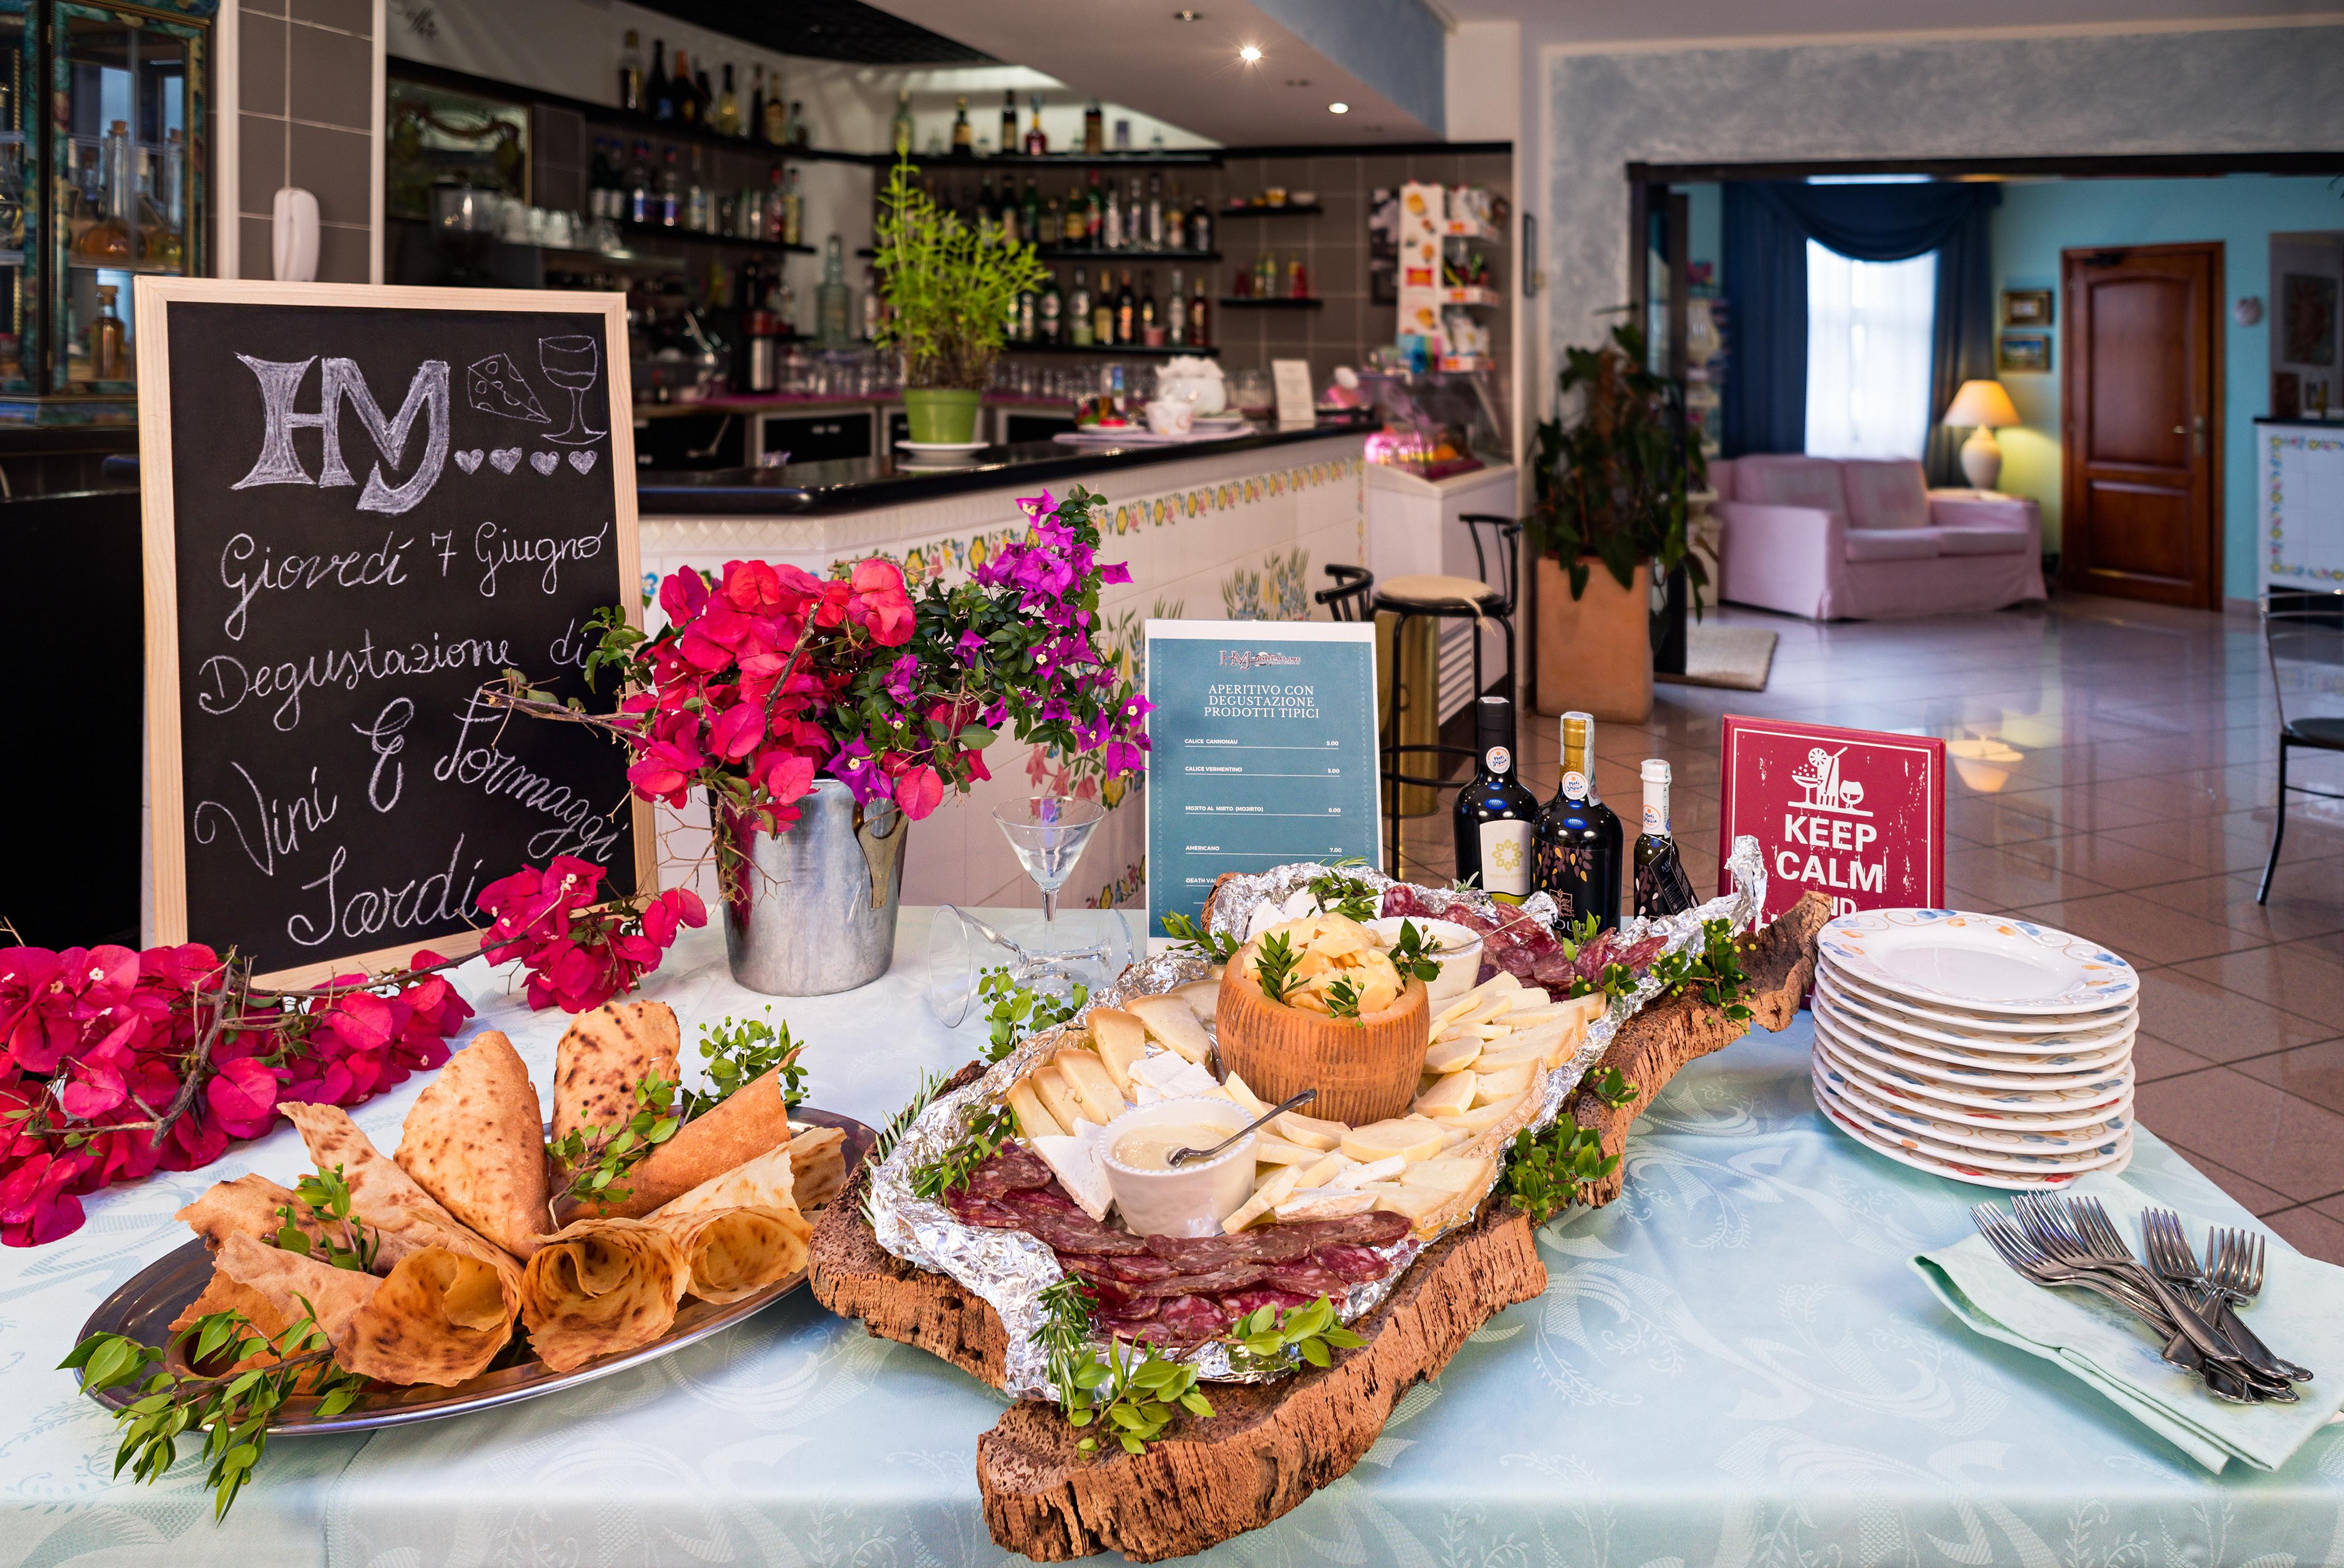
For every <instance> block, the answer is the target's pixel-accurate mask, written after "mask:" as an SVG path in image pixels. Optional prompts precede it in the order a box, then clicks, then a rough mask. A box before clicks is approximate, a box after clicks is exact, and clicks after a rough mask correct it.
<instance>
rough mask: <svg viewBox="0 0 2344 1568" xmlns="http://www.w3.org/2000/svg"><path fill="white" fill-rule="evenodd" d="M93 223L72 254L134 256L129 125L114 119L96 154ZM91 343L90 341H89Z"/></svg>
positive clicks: (108, 258)
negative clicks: (131, 235)
mask: <svg viewBox="0 0 2344 1568" xmlns="http://www.w3.org/2000/svg"><path fill="white" fill-rule="evenodd" d="M97 174H98V186H97V192H96V202H95V203H93V205H94V206H95V207H96V209H97V221H96V222H95V223H92V224H91V225H90V226H89V227H88V228H85V229H83V230H82V231H81V233H80V235H79V236H78V237H77V238H76V239H75V240H74V243H73V251H74V254H75V255H76V256H78V257H80V258H82V259H83V260H85V261H116V262H119V261H129V260H133V259H135V258H136V256H137V249H136V247H135V246H134V245H133V244H132V243H131V238H130V198H131V175H130V123H129V122H128V121H127V120H116V121H115V122H114V126H113V128H112V129H111V130H108V131H107V132H106V140H105V142H104V144H103V145H102V146H101V147H100V149H99V152H98V167H97ZM93 340H94V339H93Z"/></svg>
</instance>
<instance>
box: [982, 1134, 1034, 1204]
mask: <svg viewBox="0 0 2344 1568" xmlns="http://www.w3.org/2000/svg"><path fill="white" fill-rule="evenodd" d="M1050 1182H1051V1176H1050V1168H1049V1167H1048V1166H1047V1165H1046V1164H1045V1163H1043V1160H1042V1157H1041V1156H1040V1155H1038V1154H1036V1153H1035V1152H1034V1151H1033V1150H1032V1149H1029V1148H1026V1147H1025V1145H1023V1144H1017V1143H1012V1144H1006V1145H1005V1146H1003V1147H1002V1148H1001V1149H999V1150H998V1151H997V1152H996V1153H995V1154H994V1155H993V1156H992V1158H988V1159H987V1160H985V1163H984V1164H982V1165H980V1166H978V1167H977V1168H975V1170H973V1171H971V1172H969V1176H968V1189H969V1190H970V1191H971V1192H974V1193H975V1194H976V1195H977V1196H978V1197H979V1198H999V1197H1001V1196H1002V1195H1003V1194H1005V1193H1009V1192H1015V1191H1020V1190H1023V1189H1029V1188H1036V1187H1047V1186H1049V1185H1050Z"/></svg>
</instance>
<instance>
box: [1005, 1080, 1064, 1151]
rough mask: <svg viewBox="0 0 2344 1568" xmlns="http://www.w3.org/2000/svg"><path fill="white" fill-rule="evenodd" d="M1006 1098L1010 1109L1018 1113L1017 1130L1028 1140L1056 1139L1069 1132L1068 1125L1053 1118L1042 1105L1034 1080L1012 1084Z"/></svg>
mask: <svg viewBox="0 0 2344 1568" xmlns="http://www.w3.org/2000/svg"><path fill="white" fill-rule="evenodd" d="M1005 1098H1007V1099H1008V1101H1009V1108H1010V1109H1011V1110H1013V1111H1015V1112H1016V1113H1017V1130H1018V1131H1019V1132H1022V1133H1024V1134H1025V1136H1026V1137H1027V1138H1056V1137H1060V1136H1062V1135H1064V1134H1065V1133H1066V1131H1067V1130H1068V1128H1067V1127H1066V1123H1064V1122H1062V1121H1060V1120H1059V1119H1058V1118H1056V1117H1055V1116H1052V1115H1051V1114H1050V1112H1049V1109H1048V1108H1046V1107H1045V1106H1044V1105H1043V1104H1042V1097H1041V1096H1040V1095H1037V1094H1036V1093H1035V1092H1034V1084H1033V1080H1032V1079H1030V1078H1020V1079H1018V1080H1017V1081H1016V1082H1015V1083H1014V1084H1011V1085H1010V1086H1009V1093H1008V1095H1007V1096H1006V1097H1005Z"/></svg>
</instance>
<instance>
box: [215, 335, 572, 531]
mask: <svg viewBox="0 0 2344 1568" xmlns="http://www.w3.org/2000/svg"><path fill="white" fill-rule="evenodd" d="M237 359H241V360H242V361H244V365H245V368H246V369H248V370H250V371H251V372H252V373H253V375H254V376H256V377H258V379H259V381H260V400H261V414H262V420H263V423H262V426H261V439H260V456H259V457H258V459H257V460H255V461H254V463H253V465H252V471H251V472H250V473H248V474H246V475H245V476H244V477H243V478H242V479H240V480H238V481H236V483H234V484H233V485H230V486H229V487H228V488H229V489H230V490H249V489H251V488H252V487H253V486H255V485H264V484H307V485H316V486H318V488H319V489H321V490H326V489H331V488H333V487H335V486H338V485H349V484H356V483H358V481H357V480H355V479H353V478H352V477H351V476H350V470H349V465H348V464H346V463H344V462H343V461H342V404H343V403H344V402H348V403H349V405H350V410H351V411H352V412H353V413H355V414H357V415H358V417H359V424H361V425H363V426H364V427H365V428H366V433H367V435H368V437H369V439H370V440H372V441H373V442H374V444H375V447H376V449H377V450H379V451H380V452H381V453H382V455H383V457H384V458H385V459H386V460H388V461H389V462H390V463H391V465H392V466H393V467H396V466H398V464H399V461H400V460H401V459H402V458H403V457H404V456H405V454H406V451H407V439H408V437H409V436H410V435H412V434H413V433H414V431H415V421H416V420H419V419H420V420H424V421H425V428H424V440H423V456H422V457H421V459H420V460H418V461H417V463H416V465H415V472H414V474H413V475H412V476H410V477H409V479H408V481H407V482H406V483H404V484H401V485H397V486H392V485H387V484H385V483H384V482H383V479H382V465H381V464H380V463H378V464H376V465H375V467H374V471H373V472H371V473H369V475H367V482H366V489H365V490H364V491H362V492H361V493H360V494H359V505H358V509H359V511H380V512H389V513H390V514H392V515H394V516H396V515H397V514H398V513H399V512H402V511H409V510H410V509H411V508H413V507H414V506H415V505H416V503H417V502H419V501H421V500H422V499H423V498H424V497H425V496H427V495H429V494H430V493H431V487H432V486H433V485H435V484H437V483H439V482H440V470H442V469H444V468H446V467H447V466H448V361H447V360H445V359H426V360H424V361H423V363H422V364H420V365H419V366H417V367H416V370H415V378H414V379H413V380H411V381H409V383H408V386H407V399H406V400H405V401H404V402H402V403H400V404H399V413H398V414H397V416H396V417H394V418H390V419H385V418H384V417H383V412H382V405H381V404H379V403H378V402H376V401H375V400H374V393H373V391H372V390H371V389H369V387H368V386H367V384H366V377H365V376H364V375H362V374H361V373H360V372H359V367H358V361H357V360H355V359H342V358H340V357H338V356H335V355H328V357H327V359H326V368H325V370H324V372H323V374H322V375H321V376H320V377H319V385H318V411H317V412H315V413H303V412H301V411H299V410H297V409H295V408H294V407H293V400H294V398H295V397H296V396H297V395H298V393H299V392H300V389H301V383H302V382H303V381H304V380H305V379H308V374H309V367H310V366H312V365H314V364H316V363H317V362H318V360H317V357H316V356H315V355H312V356H311V357H310V358H308V359H298V360H288V359H254V358H253V357H252V356H251V355H249V354H238V355H237ZM295 430H316V431H318V433H319V434H320V435H321V436H322V437H323V438H324V440H325V462H324V466H323V467H322V468H320V469H319V470H318V477H317V478H315V479H312V478H310V477H309V470H308V469H306V468H303V467H302V466H301V459H300V456H299V454H298V453H297V452H295V451H294V450H293V432H294V431H295ZM555 439H559V438H555ZM506 471H507V472H510V471H511V470H510V468H509V467H508V468H507V470H506Z"/></svg>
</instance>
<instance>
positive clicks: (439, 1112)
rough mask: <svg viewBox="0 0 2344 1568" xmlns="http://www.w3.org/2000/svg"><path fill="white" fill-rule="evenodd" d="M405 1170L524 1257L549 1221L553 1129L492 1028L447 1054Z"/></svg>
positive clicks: (406, 1148)
mask: <svg viewBox="0 0 2344 1568" xmlns="http://www.w3.org/2000/svg"><path fill="white" fill-rule="evenodd" d="M394 1158H396V1159H397V1160H398V1162H399V1168H400V1169H402V1170H404V1171H406V1172H407V1174H408V1175H409V1176H411V1177H413V1178H414V1179H415V1182H416V1185H418V1186H419V1187H420V1188H422V1189H423V1190H424V1191H425V1192H427V1193H429V1194H430V1195H431V1197H433V1198H434V1199H438V1200H439V1201H440V1204H441V1205H442V1206H443V1207H444V1208H445V1209H447V1210H448V1212H450V1214H452V1215H454V1216H455V1217H456V1218H457V1219H460V1220H462V1221H463V1222H464V1223H465V1224H466V1225H467V1226H469V1227H470V1228H471V1229H473V1230H475V1231H478V1232H479V1233H480V1235H482V1236H484V1237H486V1238H487V1239H490V1241H493V1242H495V1243H496V1244H497V1245H498V1246H499V1247H501V1248H503V1249H505V1250H506V1251H507V1252H510V1253H511V1254H512V1255H513V1256H514V1257H516V1258H521V1259H526V1258H527V1257H528V1256H529V1255H530V1253H531V1252H534V1251H536V1250H537V1239H538V1237H539V1236H540V1235H541V1234H542V1233H543V1231H544V1229H545V1224H546V1219H547V1215H546V1209H545V1132H544V1122H543V1121H542V1119H541V1118H540V1117H539V1115H538V1108H537V1089H536V1088H535V1087H534V1086H532V1085H531V1084H530V1081H529V1068H528V1067H525V1066H523V1065H522V1063H521V1059H520V1053H519V1052H518V1051H516V1050H514V1049H513V1048H512V1042H511V1041H510V1040H509V1039H507V1038H505V1037H504V1036H503V1035H502V1034H500V1033H499V1032H498V1031H497V1030H494V1029H490V1030H488V1031H486V1032H485V1033H483V1034H481V1035H480V1037H477V1038H475V1039H474V1040H473V1041H472V1043H471V1044H470V1045H469V1046H466V1047H464V1048H463V1049H462V1050H460V1051H458V1052H457V1053H456V1054H455V1055H454V1056H452V1057H449V1058H448V1065H447V1066H446V1067H442V1068H440V1076H439V1077H436V1078H434V1079H432V1080H431V1083H430V1085H429V1087H426V1088H425V1089H424V1091H423V1093H422V1094H421V1096H420V1097H419V1098H417V1100H416V1102H415V1107H414V1108H413V1109H411V1110H409V1112H408V1113H407V1121H406V1123H405V1125H404V1126H403V1127H402V1128H400V1130H399V1153H398V1154H397V1155H396V1156H395V1157H394Z"/></svg>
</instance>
